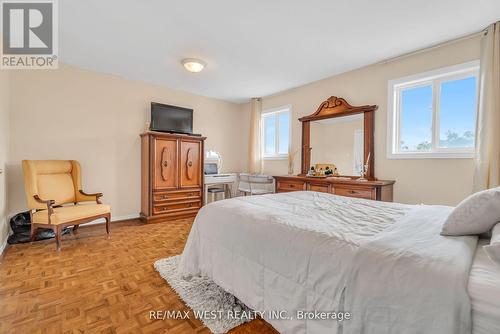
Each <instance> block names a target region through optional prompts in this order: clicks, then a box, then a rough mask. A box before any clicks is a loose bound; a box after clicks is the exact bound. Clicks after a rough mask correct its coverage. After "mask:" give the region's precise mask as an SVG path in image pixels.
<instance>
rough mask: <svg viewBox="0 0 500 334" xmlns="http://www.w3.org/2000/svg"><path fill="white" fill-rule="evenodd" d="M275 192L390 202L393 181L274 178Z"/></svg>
mask: <svg viewBox="0 0 500 334" xmlns="http://www.w3.org/2000/svg"><path fill="white" fill-rule="evenodd" d="M274 178H275V180H276V192H278V193H282V192H290V191H300V190H309V191H319V192H324V193H330V194H334V195H340V196H347V197H357V198H364V199H372V200H376V201H384V202H392V194H393V185H394V182H395V181H388V180H376V181H375V180H373V181H365V182H360V181H356V180H355V179H347V178H338V177H328V178H313V177H307V176H300V175H299V176H275V177H274Z"/></svg>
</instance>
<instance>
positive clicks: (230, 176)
mask: <svg viewBox="0 0 500 334" xmlns="http://www.w3.org/2000/svg"><path fill="white" fill-rule="evenodd" d="M237 178H238V177H237V174H236V173H224V174H210V175H205V186H204V189H203V191H204V203H203V204H207V198H208V188H209V187H210V186H220V185H223V186H224V188H225V189H226V187H227V188H229V189H227V190H229V193H230V195H231V196H230V197H233V196H234V194H235V189H236V187H235V185H236V180H237Z"/></svg>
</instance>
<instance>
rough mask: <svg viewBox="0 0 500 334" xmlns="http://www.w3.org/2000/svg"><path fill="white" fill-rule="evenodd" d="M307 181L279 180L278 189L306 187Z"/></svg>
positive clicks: (291, 189)
mask: <svg viewBox="0 0 500 334" xmlns="http://www.w3.org/2000/svg"><path fill="white" fill-rule="evenodd" d="M304 185H305V182H300V181H278V191H298V190H305V189H304Z"/></svg>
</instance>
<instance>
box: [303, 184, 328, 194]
mask: <svg viewBox="0 0 500 334" xmlns="http://www.w3.org/2000/svg"><path fill="white" fill-rule="evenodd" d="M328 188H329V187H328V185H327V184H314V183H310V184H309V186H308V187H307V190H310V191H319V192H322V193H327V192H328Z"/></svg>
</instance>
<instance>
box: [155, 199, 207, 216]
mask: <svg viewBox="0 0 500 334" xmlns="http://www.w3.org/2000/svg"><path fill="white" fill-rule="evenodd" d="M199 208H201V201H199V200H194V201H182V202H170V203H164V204H154V205H153V214H154V215H158V214H163V213H172V212H179V211H189V210H195V209H199Z"/></svg>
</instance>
